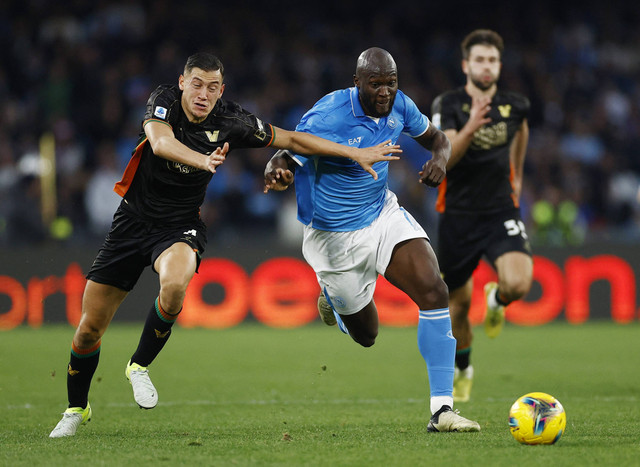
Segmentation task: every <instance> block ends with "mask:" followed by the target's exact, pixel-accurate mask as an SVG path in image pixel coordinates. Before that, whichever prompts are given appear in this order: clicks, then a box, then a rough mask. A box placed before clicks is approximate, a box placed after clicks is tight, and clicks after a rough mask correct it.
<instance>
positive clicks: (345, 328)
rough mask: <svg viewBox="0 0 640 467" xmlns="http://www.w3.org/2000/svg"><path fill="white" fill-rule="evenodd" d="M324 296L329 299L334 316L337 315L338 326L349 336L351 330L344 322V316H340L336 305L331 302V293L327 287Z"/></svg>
mask: <svg viewBox="0 0 640 467" xmlns="http://www.w3.org/2000/svg"><path fill="white" fill-rule="evenodd" d="M324 298H326V299H327V303H328V304H329V305H330V306H331V309H332V310H333V316H335V317H336V321H337V322H338V328H340V330H341V331H342V332H344V333H345V334H346V335H347V336H348V335H349V330H348V329H347V327H346V326H345V325H344V323H343V322H342V318H340V314H339V313H337V312H336V307H335V306H333V303H331V299H330V298H329V293H328V292H327V289H326V287H325V289H324Z"/></svg>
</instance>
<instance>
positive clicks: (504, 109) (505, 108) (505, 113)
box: [498, 104, 511, 118]
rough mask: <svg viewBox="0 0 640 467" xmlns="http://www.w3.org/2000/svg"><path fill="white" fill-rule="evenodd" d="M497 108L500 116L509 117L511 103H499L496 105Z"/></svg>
mask: <svg viewBox="0 0 640 467" xmlns="http://www.w3.org/2000/svg"><path fill="white" fill-rule="evenodd" d="M498 110H499V111H500V115H502V118H509V115H511V105H510V104H507V105H499V106H498Z"/></svg>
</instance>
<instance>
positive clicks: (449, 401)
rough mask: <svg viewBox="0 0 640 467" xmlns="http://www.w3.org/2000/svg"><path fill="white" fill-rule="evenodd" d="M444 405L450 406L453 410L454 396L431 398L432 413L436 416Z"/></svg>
mask: <svg viewBox="0 0 640 467" xmlns="http://www.w3.org/2000/svg"><path fill="white" fill-rule="evenodd" d="M443 405H448V406H449V407H451V408H452V409H453V396H434V397H432V398H431V413H432V414H434V413H436V412H437V411H438V410H440V409H441V408H442V406H443Z"/></svg>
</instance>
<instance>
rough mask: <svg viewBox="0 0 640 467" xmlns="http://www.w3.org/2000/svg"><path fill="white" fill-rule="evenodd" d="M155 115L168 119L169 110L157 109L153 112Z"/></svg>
mask: <svg viewBox="0 0 640 467" xmlns="http://www.w3.org/2000/svg"><path fill="white" fill-rule="evenodd" d="M153 115H155V116H156V117H158V118H161V119H163V120H164V119H165V118H167V109H165V108H164V107H156V110H154V111H153Z"/></svg>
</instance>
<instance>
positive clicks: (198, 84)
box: [178, 68, 224, 123]
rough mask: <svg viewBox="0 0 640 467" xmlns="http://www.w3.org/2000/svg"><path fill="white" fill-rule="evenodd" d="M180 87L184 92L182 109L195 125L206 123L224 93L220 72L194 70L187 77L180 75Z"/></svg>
mask: <svg viewBox="0 0 640 467" xmlns="http://www.w3.org/2000/svg"><path fill="white" fill-rule="evenodd" d="M178 85H179V86H180V89H181V90H182V109H183V110H184V113H185V114H186V115H187V118H188V119H189V121H190V122H193V123H200V122H202V121H204V120H205V119H206V118H207V117H208V116H209V114H210V113H211V111H212V110H213V106H214V105H216V102H217V101H218V99H219V98H220V96H222V93H223V92H224V84H223V83H222V74H221V73H220V70H215V71H204V70H201V69H200V68H194V69H192V70H191V71H190V72H188V73H187V74H186V75H180V78H179V80H178Z"/></svg>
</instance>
